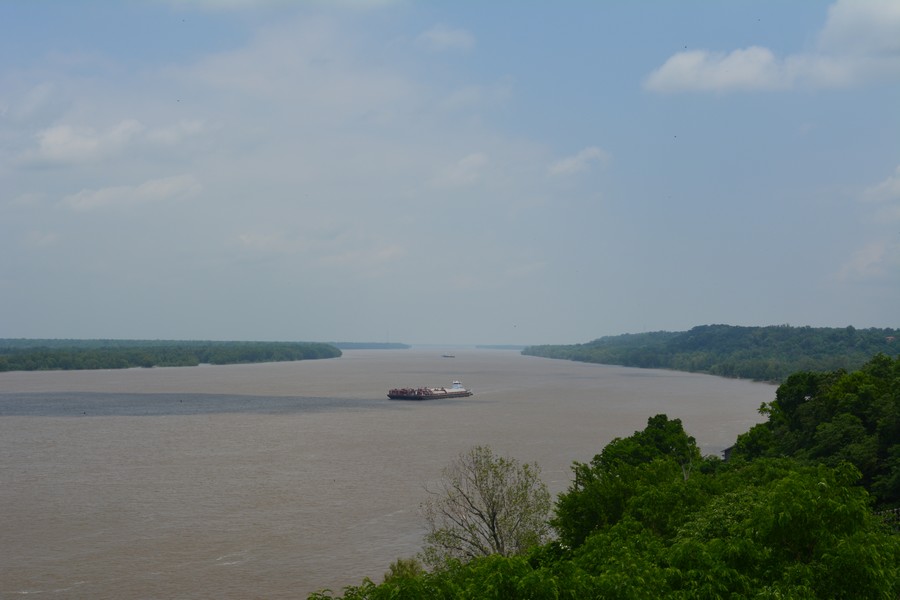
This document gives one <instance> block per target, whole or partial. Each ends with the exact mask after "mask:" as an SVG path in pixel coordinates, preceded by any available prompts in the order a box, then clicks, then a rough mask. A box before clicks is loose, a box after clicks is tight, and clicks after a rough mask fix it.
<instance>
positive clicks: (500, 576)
mask: <svg viewBox="0 0 900 600" xmlns="http://www.w3.org/2000/svg"><path fill="white" fill-rule="evenodd" d="M761 412H762V413H763V414H764V415H766V417H767V420H766V421H765V422H764V423H761V424H759V425H756V426H754V427H753V428H751V429H750V430H749V431H748V432H746V433H744V434H742V435H741V436H739V438H738V440H737V444H736V445H735V447H734V448H733V450H732V452H731V454H730V457H729V458H728V460H723V459H720V458H718V457H713V456H705V457H704V456H701V454H700V450H699V448H698V446H697V444H696V441H695V439H694V438H693V437H692V436H690V435H689V434H688V433H687V432H685V431H684V429H683V427H682V424H681V421H680V420H679V419H669V418H668V417H667V416H666V415H656V416H653V417H650V418H649V419H648V421H647V426H646V428H645V429H643V430H642V431H636V432H634V434H633V435H631V436H629V437H626V438H616V439H614V440H613V441H612V442H610V443H609V444H607V445H606V447H604V448H603V449H602V450H601V452H600V453H599V454H597V455H596V456H595V457H594V458H593V460H591V461H590V462H589V463H579V462H576V463H574V464H573V467H572V471H573V476H574V477H573V480H572V482H571V484H570V485H569V487H568V489H567V490H566V491H565V492H563V493H562V494H560V495H559V496H558V498H557V500H556V503H555V506H554V508H553V511H552V515H551V516H550V518H549V520H548V521H547V524H549V525H550V526H552V528H553V530H554V531H555V538H554V539H552V540H550V541H545V542H542V543H538V544H535V545H532V546H530V547H529V548H527V549H526V550H524V551H521V550H517V551H514V552H498V551H496V550H495V549H494V548H491V549H489V550H486V551H485V552H483V553H480V555H477V556H467V557H464V558H450V559H447V560H445V561H444V562H443V563H441V564H437V565H432V569H431V570H426V569H425V567H424V564H423V563H428V564H431V561H429V560H428V559H429V554H428V553H427V550H429V548H428V547H426V552H425V553H423V554H421V555H419V556H418V557H411V558H402V557H401V558H398V560H397V561H395V562H394V563H393V564H391V565H390V567H389V569H388V570H387V571H386V573H385V576H384V580H383V581H382V582H381V583H376V582H374V581H372V580H370V579H366V580H364V581H363V582H362V583H361V584H359V585H352V586H348V587H346V588H344V590H343V591H342V593H341V594H335V593H333V592H331V591H328V590H323V591H321V592H317V593H314V594H312V595H311V596H310V598H311V599H312V600H325V599H331V598H343V599H344V600H381V599H384V600H387V599H397V598H405V599H418V598H422V599H425V598H427V599H429V600H431V599H445V600H451V599H460V598H467V599H472V600H476V599H478V600H485V599H487V600H490V599H496V600H501V599H508V598H532V599H547V600H551V599H553V600H557V599H559V598H611V599H612V598H615V599H617V600H618V599H622V598H625V599H635V600H637V599H642V598H667V599H679V600H686V599H688V598H767V599H773V600H774V599H776V598H822V599H826V598H827V599H832V598H847V599H849V598H897V597H898V596H900V526H898V523H897V512H898V510H897V508H896V507H898V506H900V357H898V358H893V359H892V358H890V357H888V356H885V355H883V354H879V355H876V356H875V357H873V358H871V359H870V360H869V361H868V362H866V363H865V364H864V365H862V367H861V368H860V369H859V370H856V371H852V372H847V371H843V370H837V371H831V372H811V371H804V372H797V373H794V374H792V375H791V376H790V377H788V378H787V381H786V382H785V383H784V384H782V385H781V386H779V388H778V390H777V392H776V395H775V399H774V400H773V401H772V402H770V403H767V404H765V405H764V406H763V407H762V409H761ZM502 464H503V463H497V462H489V463H488V464H486V465H484V466H483V467H480V468H478V469H477V470H474V472H477V473H480V474H484V475H486V477H487V479H491V478H492V477H493V473H494V472H495V470H496V469H497V467H498V466H502ZM459 481H460V480H458V479H455V480H454V485H453V486H452V488H451V490H450V491H451V493H453V494H454V495H458V494H459V492H460V491H461V490H462V492H463V493H464V494H465V495H466V498H467V499H468V500H470V501H471V502H469V503H468V504H467V506H469V507H471V510H468V509H467V510H465V511H463V512H454V513H451V516H452V517H454V523H456V524H458V525H459V526H458V527H455V528H453V529H452V530H450V531H448V532H447V533H446V534H444V535H438V534H442V533H444V530H441V531H438V532H436V533H433V534H431V535H430V537H429V538H428V540H429V541H430V543H431V544H432V545H433V544H434V543H436V542H437V543H444V544H447V545H448V548H449V549H451V550H452V549H453V548H454V544H457V540H458V539H459V538H466V537H467V536H469V535H471V536H476V535H479V534H481V533H482V530H483V529H484V528H483V527H481V525H484V524H486V523H493V522H494V519H493V516H492V515H493V514H494V513H493V512H490V511H491V510H492V508H491V507H492V506H493V505H494V504H496V502H497V501H498V499H499V501H500V502H503V501H504V499H507V498H508V499H509V500H508V502H509V503H511V504H507V508H509V506H510V505H511V506H524V505H525V503H524V502H523V501H522V500H521V498H523V496H521V495H517V494H512V495H509V494H503V493H497V492H498V491H499V490H502V489H504V488H498V487H497V486H496V485H495V486H489V487H488V488H486V489H487V490H488V491H489V492H490V493H489V494H481V493H477V492H475V493H473V492H471V491H470V489H471V488H468V487H466V485H468V484H465V485H464V484H461V483H458V482H459ZM466 481H469V480H466ZM510 489H514V488H510ZM485 510H487V511H488V514H487V515H485V513H484V511H485ZM525 510H526V512H525V513H524V515H525V516H527V515H529V514H530V513H529V512H527V509H525ZM466 513H469V514H466ZM500 514H501V515H504V516H509V515H506V513H500ZM473 516H474V518H473ZM485 516H487V517H490V518H483V517H485ZM512 520H514V519H507V522H509V521H512ZM516 522H518V521H516ZM472 524H475V525H478V526H472ZM489 531H502V530H499V529H498V530H495V529H493V527H491V528H490V529H489ZM360 541H361V543H364V540H360ZM431 549H432V550H433V548H431ZM432 556H433V553H432Z"/></svg>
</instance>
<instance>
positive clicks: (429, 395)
mask: <svg viewBox="0 0 900 600" xmlns="http://www.w3.org/2000/svg"><path fill="white" fill-rule="evenodd" d="M472 394H473V392H472V390H470V389H468V388H466V387H464V386H463V384H462V383H461V382H459V381H454V382H453V384H452V385H451V386H450V388H449V389H448V388H445V387H439V388H432V387H422V388H394V389H392V390H390V391H389V392H388V395H387V397H388V398H390V399H391V400H437V399H438V398H467V397H469V396H471V395H472Z"/></svg>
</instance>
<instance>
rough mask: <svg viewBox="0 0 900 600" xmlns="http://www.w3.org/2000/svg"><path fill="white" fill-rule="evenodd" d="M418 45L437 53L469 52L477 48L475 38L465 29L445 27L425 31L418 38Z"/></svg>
mask: <svg viewBox="0 0 900 600" xmlns="http://www.w3.org/2000/svg"><path fill="white" fill-rule="evenodd" d="M416 43H418V44H419V45H420V46H422V47H425V48H428V49H429V50H432V51H435V52H444V51H448V50H461V51H468V50H472V49H473V48H474V47H475V36H473V35H472V34H471V33H469V32H468V31H466V30H465V29H453V28H450V27H446V26H444V25H435V26H434V27H432V28H431V29H429V30H427V31H423V32H422V33H420V34H419V36H418V37H417V38H416Z"/></svg>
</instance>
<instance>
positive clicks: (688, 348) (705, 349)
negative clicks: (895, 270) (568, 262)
mask: <svg viewBox="0 0 900 600" xmlns="http://www.w3.org/2000/svg"><path fill="white" fill-rule="evenodd" d="M878 353H883V354H887V355H888V356H894V355H897V354H898V353H900V330H897V329H878V328H869V329H856V328H854V327H843V328H835V327H791V326H789V325H776V326H768V327H740V326H733V325H700V326H698V327H694V328H693V329H690V330H689V331H681V332H671V331H655V332H648V333H635V334H624V335H616V336H606V337H601V338H598V339H596V340H593V341H591V342H587V343H584V344H572V345H537V346H529V347H528V348H526V349H525V350H523V351H522V354H526V355H529V356H542V357H545V358H560V359H566V360H575V361H581V362H590V363H601V364H609V365H622V366H626V367H642V368H657V369H674V370H678V371H691V372H700V373H709V374H710V375H720V376H723V377H737V378H742V379H755V380H757V381H771V382H781V381H783V380H784V379H785V378H786V377H787V376H788V375H790V374H791V373H794V372H797V371H831V370H834V369H845V370H853V369H858V368H859V367H861V366H862V365H863V364H864V363H865V362H866V361H867V360H869V359H870V358H871V357H872V356H874V355H876V354H878Z"/></svg>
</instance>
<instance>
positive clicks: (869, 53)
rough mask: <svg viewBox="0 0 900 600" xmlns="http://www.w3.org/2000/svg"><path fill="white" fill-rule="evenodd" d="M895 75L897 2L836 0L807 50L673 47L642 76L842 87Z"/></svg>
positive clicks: (720, 85) (660, 85)
mask: <svg viewBox="0 0 900 600" xmlns="http://www.w3.org/2000/svg"><path fill="white" fill-rule="evenodd" d="M883 78H889V79H896V78H900V2H896V0H840V1H839V2H837V3H835V4H834V5H832V6H831V7H830V8H829V11H828V19H827V22H826V24H825V26H824V27H823V29H822V31H821V32H820V34H819V37H818V44H817V48H816V49H815V50H813V51H810V52H805V53H798V54H793V55H788V56H786V57H784V58H779V57H777V56H776V55H775V54H774V53H773V52H772V51H771V50H769V49H768V48H763V47H760V46H751V47H748V48H743V49H738V50H733V51H731V52H711V51H707V50H693V51H689V52H678V53H677V54H674V55H673V56H671V57H670V58H669V59H668V60H666V62H665V63H663V65H662V66H661V67H659V68H658V69H656V70H654V71H653V72H651V73H650V75H648V76H647V78H646V79H645V80H644V88H645V89H647V90H650V91H653V92H685V91H701V92H708V91H718V92H724V91H747V90H782V89H790V88H795V87H801V86H805V87H811V88H834V87H848V86H852V85H857V84H861V83H865V82H867V81H873V80H877V79H883Z"/></svg>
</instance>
